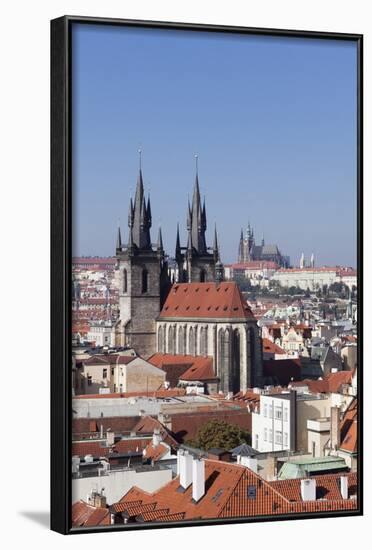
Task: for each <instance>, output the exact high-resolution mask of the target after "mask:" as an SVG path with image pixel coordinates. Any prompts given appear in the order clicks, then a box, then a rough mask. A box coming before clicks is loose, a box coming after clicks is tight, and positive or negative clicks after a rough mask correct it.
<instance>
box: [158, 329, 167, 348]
mask: <svg viewBox="0 0 372 550" xmlns="http://www.w3.org/2000/svg"><path fill="white" fill-rule="evenodd" d="M163 332H164V329H163V327H162V326H160V327H159V331H158V351H159V352H160V353H164V352H165V349H164V347H163Z"/></svg>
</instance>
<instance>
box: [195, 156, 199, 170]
mask: <svg viewBox="0 0 372 550" xmlns="http://www.w3.org/2000/svg"><path fill="white" fill-rule="evenodd" d="M198 159H199V155H198V154H197V153H196V155H195V172H196V175H198V171H199V165H198Z"/></svg>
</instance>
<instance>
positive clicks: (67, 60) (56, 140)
mask: <svg viewBox="0 0 372 550" xmlns="http://www.w3.org/2000/svg"><path fill="white" fill-rule="evenodd" d="M74 23H80V24H87V25H89V24H94V25H111V26H117V25H119V26H128V27H141V28H150V29H151V28H152V29H172V30H188V31H190V32H193V31H204V32H208V33H216V32H218V33H235V34H246V35H261V36H262V35H267V36H274V37H291V38H296V37H298V38H310V39H312V38H313V39H319V38H322V39H325V40H326V39H332V40H344V41H345V40H346V41H353V42H355V43H356V44H357V56H358V59H357V71H358V74H357V96H358V97H357V101H358V112H357V190H356V191H357V210H358V212H357V236H358V243H357V270H358V388H359V389H358V407H359V410H358V416H359V418H358V460H359V463H358V508H357V509H355V510H347V511H337V512H316V513H306V514H295V515H293V516H292V515H291V516H287V515H285V516H278V515H275V516H264V517H263V516H261V517H252V518H247V517H245V518H232V519H224V520H219V519H214V520H199V521H197V520H195V521H179V522H172V523H171V524H170V523H163V524H161V523H157V524H142V525H140V524H127V525H110V526H103V527H92V528H87V527H84V528H73V529H72V527H71V475H70V471H71V468H70V457H71V420H72V409H71V383H72V376H71V369H70V368H69V366H70V362H71V361H70V357H71V337H70V334H71V307H70V305H71V262H72V254H71V250H72V246H71V244H72V239H71V212H72V204H71V196H72V177H71V176H72V169H71V168H72V167H71V121H72V110H71V83H72V75H71V58H72V48H71V26H72V25H73V24H74ZM362 337H363V35H361V34H345V33H333V32H332V33H331V32H315V31H301V30H278V29H265V28H250V27H235V26H224V25H204V24H188V23H170V22H162V21H142V20H125V19H110V18H96V17H78V16H63V17H60V18H57V19H54V20H52V21H51V480H50V485H51V529H52V530H54V531H56V532H58V533H62V534H76V533H92V532H106V531H127V530H129V529H130V530H133V529H154V528H156V529H158V528H169V527H180V526H186V525H192V526H195V525H217V524H230V523H250V522H258V521H261V522H262V521H280V520H296V519H311V518H320V517H329V518H330V517H338V516H356V515H362V514H363V351H362V350H363V340H362Z"/></svg>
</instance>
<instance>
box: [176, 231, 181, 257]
mask: <svg viewBox="0 0 372 550" xmlns="http://www.w3.org/2000/svg"><path fill="white" fill-rule="evenodd" d="M180 254H181V241H180V225H179V223H178V224H177V236H176V258H178V256H179V255H180Z"/></svg>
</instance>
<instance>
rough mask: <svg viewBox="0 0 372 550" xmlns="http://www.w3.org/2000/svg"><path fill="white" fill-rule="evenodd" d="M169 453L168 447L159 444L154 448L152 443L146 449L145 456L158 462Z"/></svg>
mask: <svg viewBox="0 0 372 550" xmlns="http://www.w3.org/2000/svg"><path fill="white" fill-rule="evenodd" d="M168 452H169V448H168V447H167V445H164V444H163V443H159V444H158V445H156V446H155V447H154V445H153V443H152V442H151V443H149V445H147V447H146V448H145V449H144V452H143V456H144V458H146V459H147V460H153V461H154V462H157V461H158V460H160V459H161V458H163V456H164V455H166V454H167V453H168Z"/></svg>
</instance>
